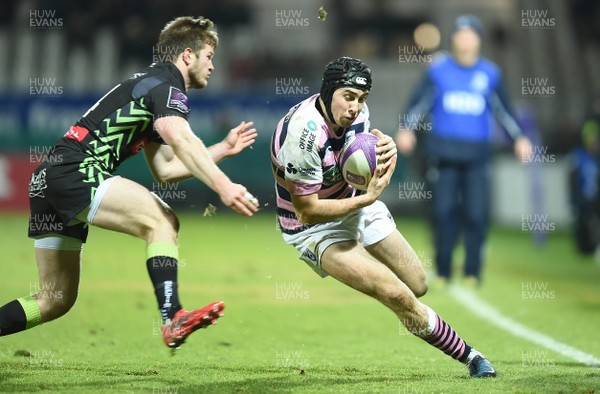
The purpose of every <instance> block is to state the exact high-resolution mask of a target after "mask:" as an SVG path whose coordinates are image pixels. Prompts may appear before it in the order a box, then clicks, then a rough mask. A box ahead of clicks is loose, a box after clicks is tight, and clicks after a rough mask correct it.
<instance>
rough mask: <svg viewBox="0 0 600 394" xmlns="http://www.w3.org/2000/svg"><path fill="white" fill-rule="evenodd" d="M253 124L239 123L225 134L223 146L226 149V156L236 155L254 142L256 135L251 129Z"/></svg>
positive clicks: (254, 130)
mask: <svg viewBox="0 0 600 394" xmlns="http://www.w3.org/2000/svg"><path fill="white" fill-rule="evenodd" d="M252 126H254V122H247V123H246V122H241V123H240V124H239V125H237V126H236V127H234V128H233V129H231V130H230V131H229V133H227V137H225V139H224V140H223V144H224V145H225V147H226V149H227V155H228V156H233V155H237V154H238V153H240V152H241V151H243V150H244V149H246V148H247V147H249V146H250V145H252V144H253V143H254V141H256V136H257V135H258V133H257V132H256V129H254V128H252Z"/></svg>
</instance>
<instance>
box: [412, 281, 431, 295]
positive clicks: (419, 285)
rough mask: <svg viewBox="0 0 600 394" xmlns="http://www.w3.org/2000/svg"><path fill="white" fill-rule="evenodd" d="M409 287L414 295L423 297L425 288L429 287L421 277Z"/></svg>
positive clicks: (425, 292)
mask: <svg viewBox="0 0 600 394" xmlns="http://www.w3.org/2000/svg"><path fill="white" fill-rule="evenodd" d="M410 289H411V290H412V292H413V294H414V295H415V297H417V298H420V297H423V296H424V295H425V294H427V290H428V289H429V286H428V285H427V279H426V278H423V279H421V280H419V281H417V282H416V283H414V284H413V285H412V286H411V287H410Z"/></svg>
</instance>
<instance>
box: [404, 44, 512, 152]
mask: <svg viewBox="0 0 600 394" xmlns="http://www.w3.org/2000/svg"><path fill="white" fill-rule="evenodd" d="M426 115H428V117H429V121H430V122H431V136H430V138H429V141H428V143H427V148H426V152H427V153H428V154H429V155H431V156H437V157H439V158H441V159H446V160H458V161H471V160H478V159H486V158H487V157H488V156H489V154H490V153H491V149H490V144H489V142H490V138H491V135H492V122H491V121H492V119H491V117H492V115H494V116H495V117H496V119H497V120H498V122H499V123H500V124H501V125H502V126H504V128H505V129H506V131H507V132H508V133H509V134H510V135H511V137H512V138H513V139H516V138H517V137H519V136H520V135H521V134H523V131H522V130H521V127H520V126H519V124H518V122H517V120H516V118H515V116H514V114H513V110H512V108H511V106H510V103H509V101H508V98H507V95H506V93H505V90H504V88H503V86H502V78H501V73H500V69H499V68H498V67H497V66H496V65H495V64H494V63H493V62H491V61H489V60H487V59H485V58H479V60H478V61H477V62H476V63H475V64H474V65H473V66H470V67H465V66H462V65H460V64H458V63H457V62H456V61H455V60H454V58H452V56H450V55H448V54H446V55H442V56H440V58H438V59H436V60H435V61H434V62H433V63H432V64H431V66H430V67H429V69H428V70H427V72H426V73H425V75H424V77H423V79H422V80H421V82H420V83H419V85H417V87H416V88H415V90H414V92H413V94H412V97H411V100H410V102H409V106H408V110H407V111H406V112H405V116H404V119H405V120H406V122H405V124H404V125H402V126H404V127H406V128H409V129H412V130H418V123H419V122H422V121H423V119H424V116H426Z"/></svg>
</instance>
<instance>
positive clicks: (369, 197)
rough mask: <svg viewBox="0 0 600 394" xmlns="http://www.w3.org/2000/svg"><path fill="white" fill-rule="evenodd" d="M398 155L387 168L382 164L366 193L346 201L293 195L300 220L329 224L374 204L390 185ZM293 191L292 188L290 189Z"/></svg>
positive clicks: (310, 195)
mask: <svg viewBox="0 0 600 394" xmlns="http://www.w3.org/2000/svg"><path fill="white" fill-rule="evenodd" d="M396 160H397V157H396V155H394V156H392V157H391V159H389V160H388V162H389V163H385V164H388V165H387V167H386V166H385V164H381V165H380V166H378V167H377V170H376V171H375V175H374V176H373V178H371V181H370V182H369V186H368V187H367V190H366V193H364V194H361V195H358V196H355V197H350V198H344V199H339V200H338V199H320V198H319V195H318V194H317V193H313V194H309V195H295V194H292V204H294V211H295V212H296V216H298V220H300V222H302V223H303V224H315V223H322V222H328V221H332V220H335V219H338V218H340V217H342V216H345V215H348V214H349V213H351V212H352V211H355V210H357V209H360V208H364V207H366V206H368V205H371V204H372V203H374V202H375V201H376V200H377V199H378V198H379V196H381V194H382V193H383V191H384V190H385V189H386V187H387V186H388V185H389V184H390V181H391V179H392V174H393V173H394V169H395V168H396ZM288 189H289V190H293V188H292V187H289V188H288Z"/></svg>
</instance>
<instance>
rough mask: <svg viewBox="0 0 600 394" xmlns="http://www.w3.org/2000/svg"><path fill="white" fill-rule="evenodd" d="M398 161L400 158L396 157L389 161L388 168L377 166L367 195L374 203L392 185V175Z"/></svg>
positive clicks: (381, 165)
mask: <svg viewBox="0 0 600 394" xmlns="http://www.w3.org/2000/svg"><path fill="white" fill-rule="evenodd" d="M397 160H398V156H396V155H394V156H392V158H391V159H390V160H389V165H388V166H387V167H385V166H384V165H383V164H379V165H377V169H376V170H375V174H374V175H373V177H372V178H371V181H370V182H369V185H368V186H367V195H369V196H370V197H371V199H372V200H373V201H375V200H377V199H378V198H379V196H380V195H381V193H383V191H384V190H385V188H386V187H387V186H388V185H389V184H390V181H391V180H392V174H393V173H394V170H395V169H396V161H397Z"/></svg>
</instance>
